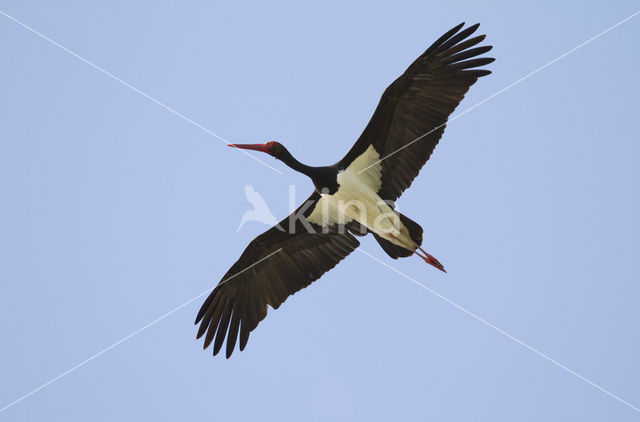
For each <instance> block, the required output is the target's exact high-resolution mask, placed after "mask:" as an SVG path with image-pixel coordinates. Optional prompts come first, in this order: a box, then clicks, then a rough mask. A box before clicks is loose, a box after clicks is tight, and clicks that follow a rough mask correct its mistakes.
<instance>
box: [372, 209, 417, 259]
mask: <svg viewBox="0 0 640 422" xmlns="http://www.w3.org/2000/svg"><path fill="white" fill-rule="evenodd" d="M398 216H399V217H400V221H401V222H402V224H404V226H405V227H406V228H407V230H409V236H411V239H412V240H413V241H414V242H416V243H417V244H418V246H420V245H421V244H422V227H421V226H420V224H418V223H416V222H415V221H413V220H411V219H410V218H409V217H407V216H405V215H402V214H400V213H398ZM372 234H373V237H375V238H376V240H377V241H378V243H379V244H380V247H381V248H382V250H384V251H385V252H386V253H387V255H389V256H390V257H391V258H393V259H398V258H406V257H408V256H411V255H413V252H414V251H412V250H409V249H406V248H403V247H402V246H398V245H395V244H393V243H391V242H390V241H388V240H387V239H385V238H383V237H381V236H378V235H377V234H376V233H373V232H372Z"/></svg>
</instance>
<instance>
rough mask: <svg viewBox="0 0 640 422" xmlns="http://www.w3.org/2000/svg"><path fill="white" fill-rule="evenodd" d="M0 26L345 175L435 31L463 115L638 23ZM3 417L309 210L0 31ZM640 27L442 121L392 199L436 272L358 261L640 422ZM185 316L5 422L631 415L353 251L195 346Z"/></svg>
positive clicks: (16, 11) (599, 15)
mask: <svg viewBox="0 0 640 422" xmlns="http://www.w3.org/2000/svg"><path fill="white" fill-rule="evenodd" d="M0 10H2V11H3V12H4V13H6V14H8V15H11V16H13V17H14V18H16V19H19V20H20V21H22V22H24V23H25V24H27V25H30V26H32V27H33V28H35V29H36V30H38V31H40V32H41V33H42V34H44V35H46V36H48V37H50V38H52V39H54V40H55V41H57V42H59V43H60V44H61V45H63V46H65V47H66V48H69V49H70V50H73V51H74V52H76V53H77V54H79V55H81V56H82V57H84V58H86V59H88V60H90V61H92V62H94V63H95V64H97V65H99V66H100V67H102V68H104V69H105V70H106V71H108V72H112V73H113V74H114V75H117V76H118V77H119V78H121V79H122V80H124V81H126V82H128V83H130V84H131V85H133V86H135V87H136V88H138V89H139V90H141V91H143V92H145V93H147V94H149V95H151V96H153V97H154V98H156V99H157V100H158V101H161V102H162V103H164V104H166V105H168V106H170V107H171V108H173V109H175V110H177V111H178V112H180V113H183V114H184V115H185V116H188V117H189V118H190V119H193V120H194V121H195V122H197V123H198V124H200V125H202V126H203V127H205V128H207V129H209V130H210V131H213V132H214V133H216V134H218V135H220V136H221V137H223V138H225V139H227V140H229V141H230V142H238V143H254V142H263V141H266V140H273V139H276V140H279V141H281V142H282V143H283V144H285V145H286V146H287V147H288V148H289V150H290V151H291V152H292V153H293V154H294V155H295V156H296V157H297V158H299V159H300V160H301V161H303V162H306V163H308V164H311V165H323V164H329V163H333V162H335V161H336V160H337V159H338V158H339V157H341V156H342V155H343V154H344V153H345V152H346V151H347V149H348V148H349V147H350V145H351V144H352V143H353V142H354V141H355V139H356V138H357V136H358V135H359V134H360V132H361V131H362V129H363V128H364V126H365V124H366V122H367V121H368V119H369V117H370V115H371V113H372V112H373V109H374V108H375V106H376V104H377V101H378V99H379V96H380V94H381V93H382V91H383V90H384V88H385V87H386V86H387V85H388V84H389V83H390V82H391V81H392V80H393V79H394V78H395V77H396V76H398V75H399V74H400V73H401V72H402V71H403V70H404V69H405V68H406V66H407V65H408V64H409V63H410V62H411V61H412V60H413V59H414V58H415V57H416V56H417V55H418V54H420V53H421V52H422V51H423V50H424V49H425V48H426V47H427V46H428V45H429V44H431V42H433V41H434V40H435V39H436V38H437V37H438V36H440V35H441V34H442V33H443V32H444V31H446V30H448V29H449V28H451V27H452V26H454V25H456V24H457V23H459V22H461V21H466V22H468V23H475V22H480V23H481V28H480V31H482V32H483V33H486V34H487V41H488V42H489V43H491V44H492V45H493V46H494V50H493V51H492V56H493V57H496V59H497V60H496V62H495V63H493V64H492V65H491V66H490V67H491V69H492V70H493V72H494V73H493V74H492V75H491V76H489V77H487V78H483V79H482V80H481V81H479V82H478V83H477V84H476V85H475V86H474V87H473V88H472V89H471V91H470V92H469V94H468V95H467V97H466V98H465V100H464V101H463V103H462V104H461V106H460V107H459V109H458V110H457V112H462V111H464V110H466V109H467V108H469V107H472V106H473V105H474V104H477V103H479V102H480V101H482V100H484V99H486V98H487V97H489V96H491V95H492V94H494V93H496V92H498V91H499V90H501V89H502V88H504V87H506V86H508V85H509V84H511V83H513V82H514V81H516V80H518V79H519V78H521V77H523V76H524V75H526V74H528V73H529V72H531V71H533V70H535V69H537V68H538V67H540V66H542V65H543V64H545V63H547V62H549V61H550V60H553V59H555V58H556V57H558V56H560V55H562V54H563V53H565V52H567V51H568V50H570V49H572V48H574V47H576V46H577V45H579V44H580V43H582V42H584V41H586V40H588V39H589V38H591V37H592V36H594V35H596V34H598V33H599V32H601V31H603V30H605V29H607V28H608V27H610V26H611V25H614V24H616V23H617V22H619V21H620V20H622V19H624V18H626V17H628V16H629V15H631V14H633V13H635V12H636V11H637V10H638V3H637V2H632V1H620V2H615V3H609V4H604V3H602V4H596V3H585V2H563V3H562V4H556V2H534V3H532V2H525V3H521V2H511V3H509V4H506V5H505V4H501V2H486V3H485V4H480V3H479V2H472V1H467V2H439V3H437V4H429V3H427V2H401V1H400V2H393V3H391V2H389V3H387V4H383V3H379V4H372V3H370V2H360V3H355V2H354V3H349V4H343V3H340V2H335V3H323V5H319V4H318V5H314V6H302V5H300V4H298V3H294V2H291V3H283V2H269V3H268V4H257V3H256V4H251V3H234V4H231V3H230V2H224V3H218V4H210V3H209V2H181V3H179V4H178V3H176V2H150V1H143V2H136V3H133V4H132V3H130V2H122V1H114V2H108V3H104V4H100V5H95V4H94V5H89V4H87V2H80V1H70V2H57V3H56V2H44V1H38V2H20V1H2V2H0ZM0 39H2V40H3V42H2V43H1V46H0V57H1V58H0V60H1V62H2V64H3V65H2V66H1V67H0V80H1V81H2V85H1V86H2V97H1V98H2V100H1V101H0V107H1V109H0V116H1V119H2V120H1V121H2V136H1V137H0V197H1V198H2V202H1V204H2V206H1V207H0V233H1V235H0V261H1V265H0V279H1V280H2V294H1V295H0V332H1V333H2V337H3V341H2V347H1V348H0V379H2V380H3V381H2V382H1V383H0V408H1V407H4V406H6V405H7V404H9V403H11V402H13V401H14V400H16V399H18V398H20V397H21V396H23V395H24V394H27V393H29V392H30V391H32V390H33V389H35V388H37V387H38V386H40V385H42V384H44V383H45V382H47V381H49V380H51V379H53V378H54V377H56V376H58V375H59V374H61V373H63V372H65V371H67V370H68V369H70V368H72V367H73V366H75V365H77V364H78V363H80V362H83V361H84V360H85V359H87V358H89V357H90V356H92V355H94V354H96V353H98V352H100V351H101V350H103V349H105V348H107V347H109V346H110V345H112V344H114V343H116V342H117V341H119V340H120V339H122V338H124V337H126V336H128V335H129V334H131V333H133V332H135V331H136V330H138V329H140V328H141V327H144V326H145V325H146V324H148V323H150V322H151V321H153V320H155V319H156V318H158V317H161V316H162V315H164V314H166V313H167V312H169V311H171V310H172V309H175V308H176V307H178V306H180V305H182V304H183V303H185V302H187V301H188V300H190V299H192V298H193V297H195V296H196V295H198V294H200V293H202V292H203V291H204V290H205V289H208V288H210V287H213V285H214V284H215V283H217V282H218V281H219V280H220V278H221V277H222V275H223V274H224V273H225V272H226V270H227V269H228V267H229V266H230V265H231V264H232V263H233V262H234V261H235V260H236V259H237V258H238V256H239V255H240V253H241V252H242V250H243V249H244V247H245V246H246V244H247V243H248V242H249V241H250V239H252V238H253V237H254V236H255V235H257V234H259V233H261V232H262V231H264V230H265V229H266V226H263V225H261V224H259V223H255V222H253V223H251V222H249V223H247V224H245V225H244V226H243V228H242V230H240V232H239V233H237V234H236V228H237V227H238V224H239V223H240V218H241V216H242V214H243V213H244V212H245V211H247V210H248V209H249V208H250V205H249V204H248V203H247V202H246V199H245V196H244V186H245V185H246V184H251V185H252V186H253V187H254V188H255V190H256V191H257V192H259V193H260V194H261V195H262V196H263V197H264V198H265V199H266V201H267V202H268V204H269V206H270V207H271V210H272V211H273V212H274V214H275V215H276V216H278V217H282V216H284V215H286V214H287V212H288V207H289V205H288V191H289V186H290V185H295V186H296V191H297V192H298V195H299V197H298V199H299V200H300V201H301V200H302V199H304V198H305V197H306V195H307V194H308V192H309V191H310V190H311V189H312V185H311V183H310V182H309V181H308V180H306V178H305V176H302V175H298V174H295V173H294V172H293V171H291V170H289V169H287V168H285V167H284V166H283V165H282V164H281V163H278V162H276V161H275V160H273V159H272V158H271V157H268V156H260V155H259V153H255V155H256V156H257V157H259V158H260V159H264V160H265V161H266V162H267V163H269V164H270V165H272V166H274V167H276V168H278V169H279V170H280V171H282V173H283V174H282V175H280V174H277V173H276V172H274V171H272V170H271V169H269V168H267V167H265V166H263V165H261V164H260V163H258V162H256V161H255V160H252V159H250V158H248V157H247V156H245V155H243V154H241V153H239V152H238V151H234V150H230V149H228V148H226V147H224V143H223V142H222V141H221V140H219V139H216V138H215V137H213V136H211V135H210V134H208V133H206V132H205V131H203V130H201V129H200V128H198V127H195V126H194V125H193V124H190V123H188V122H186V121H185V120H183V119H180V118H179V117H177V116H176V115H174V114H172V113H170V112H169V111H167V110H166V109H164V108H162V107H160V106H159V105H158V104H155V103H153V102H152V101H150V100H149V99H147V98H144V97H143V96H141V95H139V94H138V93H136V92H134V91H132V90H131V89H129V88H128V87H126V86H123V85H122V84H120V83H118V82H116V81H114V80H113V79H110V78H109V77H107V76H106V75H105V74H103V73H101V72H99V71H97V70H96V69H94V68H92V67H90V66H89V65H87V64H86V63H83V62H82V61H81V60H79V59H78V58H76V57H73V56H72V55H70V54H69V53H67V52H65V51H63V50H61V49H60V48H58V47H56V46H54V45H52V44H51V43H49V42H47V41H45V40H44V39H42V38H40V37H38V36H37V35H35V34H33V33H31V32H29V31H28V30H26V29H25V28H23V27H21V26H19V25H18V24H16V23H15V22H13V21H11V20H10V19H8V18H7V17H5V16H0ZM638 39H640V17H638V16H636V17H635V18H633V19H631V20H629V21H628V22H626V23H624V24H622V25H620V26H619V27H617V28H615V29H614V30H612V31H610V32H609V33H607V34H605V35H603V36H602V37H600V38H598V39H596V40H594V41H593V42H591V43H589V44H588V45H586V46H584V47H583V48H581V49H579V50H578V51H575V52H574V53H572V54H570V55H568V56H567V57H565V58H563V59H562V60H560V61H558V62H556V63H554V64H552V65H550V66H549V67H547V68H545V69H544V70H542V71H540V72H539V73H537V74H535V75H533V76H532V77H530V78H528V79H526V80H525V81H523V82H521V83H519V84H517V85H515V86H514V87H513V88H511V89H509V90H508V91H506V92H504V93H502V94H500V95H499V96H497V97H495V98H493V99H491V100H490V101H488V102H486V103H484V104H482V105H481V106H479V107H478V108H476V109H474V110H473V111H471V112H469V113H468V114H465V115H464V116H463V117H461V118H460V119H457V120H456V121H454V122H451V123H450V125H449V127H448V128H447V131H446V132H445V135H444V138H443V140H442V142H441V143H440V145H439V146H438V148H437V149H436V152H435V154H434V155H433V156H432V158H431V160H430V161H429V162H428V164H427V165H426V166H425V168H424V169H423V171H422V173H421V175H420V177H419V178H418V179H417V181H416V182H415V183H414V184H413V186H412V187H411V189H409V190H408V191H407V192H406V194H405V195H404V196H403V197H402V198H401V200H400V201H399V202H398V205H399V207H400V209H401V210H402V212H403V213H405V214H407V215H408V216H410V217H411V218H412V219H414V220H416V221H417V222H419V223H421V224H422V226H423V227H424V228H425V232H426V235H425V242H424V244H423V246H424V247H425V249H426V250H427V251H429V252H431V253H432V254H433V255H435V256H436V257H437V258H438V259H439V260H440V261H441V262H442V263H443V264H444V265H445V266H446V268H447V270H448V271H449V272H448V273H447V274H442V273H440V272H438V271H437V270H435V269H433V268H431V267H429V266H426V265H425V264H424V263H423V262H422V261H421V260H419V259H414V258H409V259H404V260H398V261H394V260H391V259H390V258H388V257H387V256H386V255H385V254H384V252H383V251H381V250H380V248H379V247H378V245H377V244H376V242H375V241H374V240H373V239H365V240H364V241H363V242H362V250H364V251H366V252H367V253H369V254H372V255H373V256H375V257H377V258H378V259H380V260H382V261H384V262H386V263H388V264H389V265H391V266H393V267H394V268H396V269H397V270H398V271H400V272H401V273H403V274H406V275H407V276H408V277H410V278H413V279H415V280H416V281H418V282H420V283H423V284H424V285H425V286H427V287H428V288H430V289H433V290H434V291H435V292H437V293H439V294H440V295H443V296H444V297H446V298H448V299H449V300H451V301H452V302H454V303H456V304H458V305H459V306H461V307H464V308H465V309H468V310H469V311H470V312H472V313H474V314H475V315H477V316H479V317H480V318H483V319H485V320H486V321H488V322H490V323H491V324H494V325H495V326H496V327H499V328H500V329H502V330H504V331H506V332H508V333H509V334H511V335H513V336H514V337H516V338H518V339H520V340H521V341H523V342H525V343H526V344H528V345H530V346H531V347H533V348H535V349H536V350H539V351H540V352H541V353H544V354H546V355H547V356H549V357H550V358H552V359H555V360H556V361H557V362H559V363H561V364H562V365H565V366H566V367H567V368H570V369H571V370H573V371H575V372H577V373H579V374H581V375H582V376H584V377H586V378H587V379H589V380H591V381H592V382H594V383H597V384H598V385H600V386H602V388H604V389H606V390H608V391H609V392H611V393H612V394H615V395H617V396H618V397H620V398H622V399H623V400H627V401H628V402H629V403H631V404H632V405H634V406H636V407H638V406H640V381H639V379H640V365H638V359H637V356H640V341H639V340H638V335H637V333H638V330H637V322H638V319H639V318H640V308H639V307H638V297H639V296H640V287H639V285H638V279H639V277H638V275H639V270H638V267H637V257H638V253H639V252H640V241H639V240H638V239H640V224H639V223H638V217H637V216H638V215H640V200H639V199H638V181H639V178H640V169H639V167H638V165H637V157H638V155H639V154H640V146H639V145H638V135H637V119H638V110H639V109H640V100H639V98H640V84H639V83H638V77H637V69H638V68H639V67H640V56H638V54H637V53H636V52H637V41H638ZM200 303H201V299H198V300H196V301H194V302H193V303H191V304H189V305H187V306H185V307H183V308H181V309H180V310H178V311H176V312H175V313H173V314H171V315H170V316H168V317H166V318H165V319H163V320H161V321H159V322H158V323H157V324H154V325H152V326H150V327H149V328H148V329H145V330H144V331H142V332H140V333H139V334H137V335H135V336H133V337H131V338H129V339H128V340H126V341H125V342H123V343H121V344H119V345H117V346H116V347H114V348H112V349H110V350H108V351H107V352H105V353H104V354H102V355H101V356H99V357H97V358H96V359H94V360H92V361H91V362H89V363H87V364H86V365H84V366H82V367H80V368H79V369H77V370H75V371H73V372H71V373H69V374H68V375H66V376H64V377H62V378H60V379H59V380H57V381H56V382H54V383H52V384H50V385H48V386H47V387H45V388H43V389H42V390H40V391H38V392H36V393H35V394H33V395H31V396H30V397H28V398H26V399H25V400H23V401H21V402H19V403H17V404H15V405H14V406H12V407H10V408H9V409H7V410H6V411H3V412H2V413H0V420H11V421H32V420H44V419H46V420H82V421H84V420H95V421H103V420H104V421H107V420H140V419H142V420H151V419H154V420H192V419H196V418H206V419H211V420H223V419H229V418H233V420H254V419H256V418H262V419H267V420H282V421H289V420H291V421H299V420H317V421H324V420H370V421H378V420H379V421H386V420H391V419H393V420H410V421H414V420H416V421H419V420H439V421H449V420H451V421H459V420H492V421H498V420H505V421H511V420H521V421H529V420H531V421H539V420H550V421H551V420H554V421H555V420H557V421H564V420H584V421H587V420H589V421H591V420H594V421H595V420H616V421H627V420H628V421H631V420H639V419H640V413H639V412H636V411H635V410H633V409H631V408H630V407H628V406H625V405H624V404H622V403H620V402H619V401H617V400H615V399H614V398H612V397H610V396H608V395H607V394H605V393H603V392H602V391H600V390H598V389H597V388H595V387H594V386H592V385H589V384H588V383H586V382H584V381H583V380H581V379H579V378H577V377H576V376H574V375H572V374H571V373H569V372H567V371H566V370H564V369H562V368H560V367H558V366H557V365H554V364H553V363H551V362H549V361H548V360H545V359H543V358H542V357H540V356H539V355H537V354H535V353H534V352H532V351H531V350H529V349H527V348H525V347H524V346H522V345H521V344H518V343H517V342H515V341H513V340H512V339H510V338H508V337H507V336H505V335H503V334H501V333H499V332H498V331H496V330H494V329H492V328H490V327H489V326H487V325H485V324H483V323H482V322H480V321H479V320H477V319H475V318H473V317H471V316H470V315H468V314H466V313H465V312H463V311H461V310H460V309H459V308H456V307H455V306H453V305H451V304H450V303H447V302H446V301H444V300H442V299H441V298H439V297H437V296H436V295H434V294H432V293H430V292H429V291H427V290H425V289H422V288H420V287H419V286H416V285H415V284H413V283H412V282H411V281H409V280H408V279H407V278H404V277H403V276H402V275H400V274H399V273H397V272H394V271H392V270H390V269H389V268H387V267H385V266H384V265H382V264H380V263H378V262H376V261H375V260H373V259H372V258H370V257H369V256H367V255H366V254H363V253H357V252H356V253H354V254H352V256H350V257H349V258H348V259H347V260H345V261H344V262H343V263H341V264H340V265H339V266H338V267H337V268H336V269H335V270H333V271H331V272H330V273H328V274H326V275H325V276H324V277H323V278H322V279H321V280H320V281H318V282H316V283H314V284H313V285H312V286H311V287H309V288H307V289H305V290H303V291H302V292H300V293H298V294H296V295H295V296H293V297H292V298H290V299H289V300H288V301H287V302H286V303H285V304H284V305H283V306H282V307H281V308H280V309H278V310H277V311H270V312H269V315H268V317H267V319H265V320H264V321H263V322H262V323H261V324H260V326H259V328H258V329H257V330H256V331H254V332H253V333H252V335H251V339H250V341H249V344H248V346H247V349H245V351H244V352H242V353H237V352H236V353H235V354H234V356H233V357H232V358H231V359H229V360H226V359H224V358H223V357H221V356H217V357H216V358H213V357H212V356H211V353H210V350H207V351H206V352H203V351H202V350H201V346H202V343H201V342H199V341H196V340H195V333H196V328H195V327H194V326H193V319H194V317H195V314H196V312H197V310H198V308H199V306H200Z"/></svg>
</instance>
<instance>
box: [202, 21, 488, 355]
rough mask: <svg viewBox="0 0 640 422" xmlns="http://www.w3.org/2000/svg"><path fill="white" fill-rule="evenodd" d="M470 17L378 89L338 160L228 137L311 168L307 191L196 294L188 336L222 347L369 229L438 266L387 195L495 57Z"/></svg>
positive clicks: (394, 252)
mask: <svg viewBox="0 0 640 422" xmlns="http://www.w3.org/2000/svg"><path fill="white" fill-rule="evenodd" d="M478 26H479V24H476V25H473V26H470V27H467V28H465V29H462V28H463V27H464V23H461V24H460V25H458V26H456V27H455V28H452V29H451V30H450V31H448V32H447V33H445V34H444V35H442V36H441V37H440V38H438V40H437V41H436V42H434V43H433V44H432V45H431V46H430V47H429V48H428V49H427V50H426V51H425V52H424V53H423V54H422V55H420V57H418V58H417V59H416V60H415V61H414V62H413V63H412V64H411V65H410V66H409V68H407V70H406V71H405V72H404V73H403V74H402V75H401V76H400V77H399V78H398V79H396V80H395V81H394V82H393V83H392V84H391V85H389V87H388V88H387V89H386V90H385V91H384V93H383V94H382V98H381V99H380V103H379V104H378V107H377V108H376V110H375V112H374V113H373V116H372V117H371V120H370V121H369V123H368V124H367V126H366V127H365V129H364V131H363V133H362V135H360V138H358V140H357V141H356V143H355V144H354V145H353V147H352V148H351V150H349V152H347V154H346V155H345V156H344V157H343V158H342V159H341V160H340V161H338V162H337V163H335V164H333V165H330V166H324V167H311V166H307V165H305V164H302V163H301V162H299V161H298V160H296V159H295V158H294V157H293V156H292V155H291V153H290V152H289V151H288V150H287V149H286V148H285V147H284V146H283V145H282V144H280V143H278V142H274V141H271V142H267V143H264V144H234V145H229V146H231V147H235V148H243V149H250V150H255V151H262V152H265V153H267V154H269V155H271V156H273V157H275V158H276V159H278V160H280V161H282V162H283V163H285V164H286V165H287V166H289V167H290V168H292V169H293V170H296V171H298V172H300V173H302V174H305V175H307V176H308V177H309V178H311V180H312V182H313V184H314V187H315V189H314V191H313V193H312V194H311V196H310V197H309V198H308V199H307V200H306V201H305V202H304V203H303V204H302V205H301V206H300V207H299V208H298V209H296V210H295V211H294V212H293V213H292V214H291V215H289V216H288V217H286V218H285V219H284V220H282V221H281V222H280V223H279V224H277V225H275V226H274V227H272V228H271V229H269V230H267V231H266V232H264V233H262V234H261V235H259V236H258V237H256V238H255V239H253V240H252V241H251V243H249V246H247V248H246V249H245V251H244V252H243V253H242V255H241V256H240V258H239V259H238V261H236V263H235V264H233V265H232V266H231V268H230V269H229V270H228V271H227V273H226V274H225V275H224V277H223V278H222V281H220V283H218V285H217V286H216V287H215V288H214V289H213V291H212V292H211V294H210V295H209V296H208V297H207V299H206V300H205V301H204V303H203V304H202V307H201V308H200V311H199V312H198V315H197V317H196V321H195V323H196V325H197V324H200V327H199V329H198V334H197V338H200V337H202V336H204V348H205V349H206V348H207V347H208V346H209V345H210V344H211V343H212V342H213V354H214V355H216V354H218V352H219V351H220V350H221V348H222V346H223V343H224V339H225V337H226V339H227V344H226V356H227V358H229V357H230V356H231V354H232V353H233V350H234V348H235V345H236V342H237V340H238V337H239V340H240V344H239V346H240V350H243V349H244V348H245V346H246V345H247V341H248V340H249V334H250V333H251V331H253V330H254V329H255V328H256V327H257V326H258V323H259V322H260V321H262V320H263V319H264V318H265V317H266V316H267V310H268V306H271V307H272V308H273V309H277V308H278V307H279V306H280V305H281V304H282V303H283V302H284V301H285V300H286V299H287V298H288V297H289V296H291V295H292V294H294V293H295V292H297V291H298V290H300V289H303V288H305V287H307V286H308V285H309V284H311V283H312V282H313V281H315V280H317V279H318V278H320V277H321V276H322V275H323V274H324V273H325V272H327V271H329V270H330V269H332V268H333V267H335V266H336V264H338V262H340V261H341V260H342V259H344V258H345V257H346V256H347V255H349V254H350V253H351V252H352V251H353V250H355V249H356V248H357V247H358V245H359V244H360V242H359V241H358V240H357V238H356V236H363V235H366V234H367V233H371V234H372V235H373V236H374V237H375V239H376V240H377V241H378V243H379V244H380V246H381V247H382V249H383V250H384V251H385V252H386V253H387V254H388V255H389V256H390V257H391V258H394V259H396V258H400V257H408V256H411V255H416V256H419V257H420V258H422V259H423V260H424V261H425V262H426V263H428V264H430V265H432V266H434V267H435V268H437V269H439V270H441V271H444V267H443V266H442V264H440V262H438V260H437V259H435V258H434V257H433V256H431V255H430V254H429V253H427V252H425V251H424V250H423V249H422V248H421V244H422V227H421V226H420V225H419V224H418V223H416V222H414V221H413V220H411V219H409V218H408V217H406V216H404V215H403V214H400V213H398V212H397V211H395V210H394V202H393V201H395V200H396V199H398V197H400V195H401V194H402V192H403V191H404V190H405V189H407V188H408V187H409V186H410V185H411V182H412V181H413V179H414V178H415V177H416V176H417V175H418V173H419V172H420V169H421V168H422V166H423V165H424V164H425V163H426V162H427V160H428V159H429V157H430V156H431V153H432V152H433V150H434V148H435V147H436V145H437V144H438V141H439V140H440V137H441V136H442V134H443V133H444V129H445V125H446V123H447V119H448V118H449V115H451V113H453V111H454V110H455V108H456V107H457V106H458V104H459V103H460V101H462V99H463V98H464V95H465V94H466V92H467V91H468V90H469V87H471V85H473V84H474V83H475V82H476V81H477V79H478V78H479V77H482V76H486V75H489V74H490V73H491V72H490V71H489V70H486V69H480V67H482V66H485V65H487V64H489V63H491V62H493V61H494V59H493V58H489V57H479V56H481V55H483V54H484V53H486V52H488V51H489V50H491V46H477V45H478V44H480V43H481V42H482V41H483V40H484V38H485V35H478V36H475V37H472V38H471V35H472V34H473V33H474V32H475V31H476V30H477V29H478Z"/></svg>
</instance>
